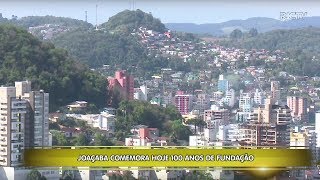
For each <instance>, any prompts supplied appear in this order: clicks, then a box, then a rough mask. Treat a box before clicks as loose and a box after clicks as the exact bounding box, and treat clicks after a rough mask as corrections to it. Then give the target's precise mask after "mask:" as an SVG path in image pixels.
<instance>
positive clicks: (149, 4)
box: [0, 0, 320, 24]
mask: <svg viewBox="0 0 320 180" xmlns="http://www.w3.org/2000/svg"><path fill="white" fill-rule="evenodd" d="M223 1H224V2H222V0H221V1H212V0H211V1H210V0H200V1H199V0H198V1H197V0H193V1H192V0H173V1H172V0H171V1H170V0H135V6H134V8H135V9H141V10H143V11H145V12H151V13H152V14H153V15H154V16H155V17H157V18H159V19H160V20H161V21H162V22H163V23H178V22H179V23H196V24H202V23H217V22H224V21H228V20H233V19H247V18H250V17H271V18H275V19H279V15H280V12H284V11H285V12H307V13H308V16H320V1H318V2H317V0H301V1H298V0H290V1H288V0H284V1H283V0H282V1H281V2H278V1H276V0H271V1H270V0H269V1H267V0H265V1H261V0H246V1H244V0H223ZM256 1H260V2H256ZM279 1H280V0H279ZM131 4H132V0H131V1H130V0H118V1H116V0H114V1H111V0H86V1H85V0H65V1H62V0H45V1H44V0H41V1H40V0H30V1H29V0H25V1H21V0H4V1H3V0H1V2H0V13H2V15H3V16H4V17H7V18H11V16H12V15H16V16H18V17H23V16H43V15H53V16H62V17H71V18H75V19H80V20H85V11H87V12H88V22H90V23H92V24H95V22H96V13H95V11H96V5H98V24H101V23H103V22H106V21H107V20H108V18H109V17H110V16H113V15H115V14H117V13H118V12H120V11H123V10H125V9H132V8H133V7H132V5H131Z"/></svg>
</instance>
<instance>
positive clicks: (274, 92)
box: [271, 81, 281, 102]
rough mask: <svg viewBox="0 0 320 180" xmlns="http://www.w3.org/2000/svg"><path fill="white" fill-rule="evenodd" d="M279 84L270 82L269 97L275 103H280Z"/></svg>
mask: <svg viewBox="0 0 320 180" xmlns="http://www.w3.org/2000/svg"><path fill="white" fill-rule="evenodd" d="M280 95H281V94H280V82H279V81H271V97H272V99H274V101H275V102H278V101H280Z"/></svg>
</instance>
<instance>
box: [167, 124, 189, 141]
mask: <svg viewBox="0 0 320 180" xmlns="http://www.w3.org/2000/svg"><path fill="white" fill-rule="evenodd" d="M170 126H171V136H172V138H173V139H175V140H186V141H187V140H189V136H190V135H192V132H191V131H190V129H189V128H188V127H187V126H185V125H183V124H182V121H181V120H175V121H173V122H171V124H170Z"/></svg>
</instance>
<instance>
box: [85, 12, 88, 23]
mask: <svg viewBox="0 0 320 180" xmlns="http://www.w3.org/2000/svg"><path fill="white" fill-rule="evenodd" d="M84 13H85V20H86V22H88V11H85V12H84Z"/></svg>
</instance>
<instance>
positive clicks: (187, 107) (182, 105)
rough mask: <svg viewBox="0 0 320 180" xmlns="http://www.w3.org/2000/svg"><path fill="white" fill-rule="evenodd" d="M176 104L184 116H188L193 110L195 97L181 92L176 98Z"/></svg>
mask: <svg viewBox="0 0 320 180" xmlns="http://www.w3.org/2000/svg"><path fill="white" fill-rule="evenodd" d="M174 103H175V106H176V108H177V110H178V111H179V112H180V113H181V114H182V115H185V114H188V113H189V112H190V111H191V110H192V105H193V95H190V94H184V93H183V92H182V91H179V92H177V94H176V95H175V96H174Z"/></svg>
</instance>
